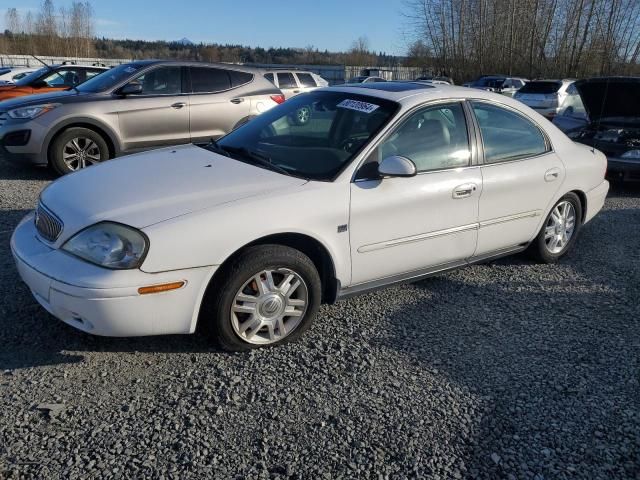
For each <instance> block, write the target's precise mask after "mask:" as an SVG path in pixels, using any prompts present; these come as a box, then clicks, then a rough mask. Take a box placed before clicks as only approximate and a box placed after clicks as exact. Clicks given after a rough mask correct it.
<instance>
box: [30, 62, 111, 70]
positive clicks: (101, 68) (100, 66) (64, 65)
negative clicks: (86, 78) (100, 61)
mask: <svg viewBox="0 0 640 480" xmlns="http://www.w3.org/2000/svg"><path fill="white" fill-rule="evenodd" d="M44 66H45V65H42V67H44ZM46 66H47V67H49V68H52V69H58V68H66V67H73V68H97V69H99V70H109V67H103V66H102V65H76V64H75V63H58V64H56V65H46ZM42 67H37V68H38V69H39V68H42Z"/></svg>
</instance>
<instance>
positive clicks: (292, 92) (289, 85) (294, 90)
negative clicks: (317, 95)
mask: <svg viewBox="0 0 640 480" xmlns="http://www.w3.org/2000/svg"><path fill="white" fill-rule="evenodd" d="M276 78H277V79H278V88H279V89H280V90H281V91H282V94H283V95H284V98H285V99H287V100H288V99H290V98H291V97H295V96H296V95H298V94H299V93H300V92H301V89H300V85H298V82H297V81H296V78H295V77H294V76H293V73H291V72H277V73H276Z"/></svg>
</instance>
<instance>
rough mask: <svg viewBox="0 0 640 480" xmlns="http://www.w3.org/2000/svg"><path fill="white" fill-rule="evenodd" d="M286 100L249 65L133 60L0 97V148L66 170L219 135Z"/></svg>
mask: <svg viewBox="0 0 640 480" xmlns="http://www.w3.org/2000/svg"><path fill="white" fill-rule="evenodd" d="M284 100H285V98H284V96H283V95H282V92H280V90H278V89H277V88H276V87H275V86H274V85H273V84H271V83H269V82H268V81H267V80H265V79H264V78H263V77H262V75H260V73H259V72H258V71H257V70H255V69H252V68H247V67H240V66H235V65H218V64H204V63H195V62H167V61H140V62H132V63H128V64H124V65H120V66H118V67H115V68H112V69H110V70H108V71H106V72H104V73H102V74H100V75H98V76H96V77H94V78H92V79H91V80H88V81H87V82H85V83H83V84H81V85H78V86H77V87H75V88H74V89H72V90H67V91H63V92H55V93H51V94H45V95H35V96H29V97H24V98H20V99H15V100H8V101H5V102H0V139H1V140H0V153H1V154H2V155H3V156H4V157H6V158H7V159H9V160H15V161H19V162H23V163H32V164H41V165H46V164H49V165H51V166H52V167H53V168H54V169H55V170H56V171H57V172H58V173H60V174H66V173H69V172H72V171H74V170H78V169H81V168H84V167H86V166H89V165H92V164H94V163H98V162H101V161H103V160H107V159H109V158H113V157H117V156H120V155H125V154H128V153H133V152H137V151H142V150H148V149H151V148H154V147H159V146H166V145H175V144H181V143H190V142H204V141H209V140H211V139H216V138H219V137H221V136H223V135H225V134H226V133H228V132H230V131H231V130H233V129H235V128H237V127H238V126H240V125H242V124H243V123H246V122H248V121H249V120H250V119H251V118H252V117H255V116H256V115H259V114H260V113H262V112H264V111H266V110H268V109H270V108H271V107H273V106H275V105H277V104H278V103H282V102H284Z"/></svg>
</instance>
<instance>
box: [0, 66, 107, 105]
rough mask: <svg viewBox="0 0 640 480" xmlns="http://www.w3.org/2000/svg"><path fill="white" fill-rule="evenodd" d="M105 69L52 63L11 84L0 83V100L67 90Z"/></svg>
mask: <svg viewBox="0 0 640 480" xmlns="http://www.w3.org/2000/svg"><path fill="white" fill-rule="evenodd" d="M105 70H107V68H105V67H85V66H83V65H52V66H46V67H42V68H40V69H38V70H36V71H35V72H31V73H30V74H28V75H25V76H24V77H22V78H21V79H19V80H17V81H16V82H14V83H12V84H6V85H0V101H1V100H8V99H11V98H17V97H24V96H25V95H34V94H42V93H51V92H57V91H61V90H68V89H70V88H73V87H76V86H78V85H80V84H81V83H83V82H85V81H87V80H89V79H90V78H93V77H94V76H96V75H98V74H99V73H102V72H104V71H105Z"/></svg>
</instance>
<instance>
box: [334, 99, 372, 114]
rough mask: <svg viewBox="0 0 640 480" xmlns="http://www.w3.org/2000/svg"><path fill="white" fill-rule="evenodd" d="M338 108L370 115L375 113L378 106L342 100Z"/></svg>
mask: <svg viewBox="0 0 640 480" xmlns="http://www.w3.org/2000/svg"><path fill="white" fill-rule="evenodd" d="M337 106H338V107H342V108H348V109H349V110H355V111H356V112H362V113H371V112H375V111H376V110H377V109H378V108H379V107H380V105H374V104H373V103H367V102H361V101H359V100H349V99H347V100H343V101H341V102H340V103H339V104H338V105H337Z"/></svg>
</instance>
